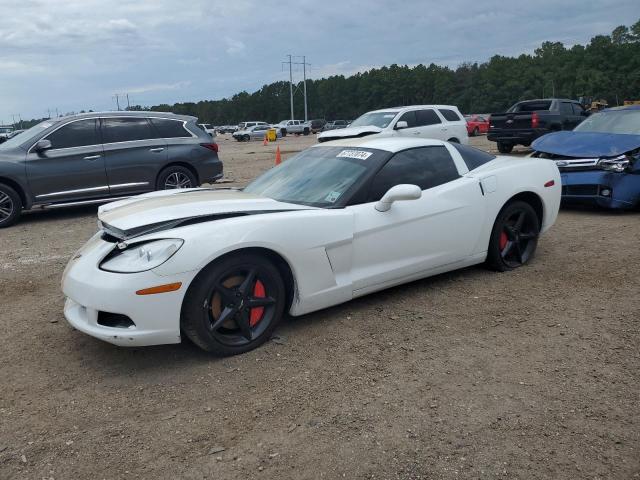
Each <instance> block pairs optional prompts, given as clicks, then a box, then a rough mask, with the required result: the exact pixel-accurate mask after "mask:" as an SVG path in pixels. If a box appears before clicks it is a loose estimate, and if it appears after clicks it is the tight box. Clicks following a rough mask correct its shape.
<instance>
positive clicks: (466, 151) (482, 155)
mask: <svg viewBox="0 0 640 480" xmlns="http://www.w3.org/2000/svg"><path fill="white" fill-rule="evenodd" d="M451 146H452V147H453V148H455V149H456V150H458V153H460V155H461V156H462V159H463V160H464V163H465V164H466V165H467V168H468V169H469V170H473V169H474V168H478V167H479V166H481V165H484V164H485V163H487V162H490V161H491V160H493V159H494V158H496V157H495V155H491V154H490V153H487V152H484V151H482V150H478V149H477V148H473V147H469V146H468V145H461V144H460V143H456V142H451Z"/></svg>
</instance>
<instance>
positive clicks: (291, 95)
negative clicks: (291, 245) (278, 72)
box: [286, 55, 293, 120]
mask: <svg viewBox="0 0 640 480" xmlns="http://www.w3.org/2000/svg"><path fill="white" fill-rule="evenodd" d="M287 56H288V57H289V61H288V62H286V63H288V64H289V101H290V103H291V118H290V120H293V62H292V61H291V55H287Z"/></svg>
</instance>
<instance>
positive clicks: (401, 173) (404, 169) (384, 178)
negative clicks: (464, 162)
mask: <svg viewBox="0 0 640 480" xmlns="http://www.w3.org/2000/svg"><path fill="white" fill-rule="evenodd" d="M459 177H460V175H459V174H458V169H457V168H456V165H455V163H454V162H453V159H452V158H451V155H449V152H448V151H447V149H446V148H445V147H442V146H440V147H422V148H412V149H411V150H404V151H402V152H398V153H396V154H395V155H394V156H393V157H392V158H391V159H390V160H389V161H388V162H387V163H386V165H385V166H384V167H382V169H381V170H380V171H379V172H378V173H377V174H376V176H375V177H374V179H373V181H372V182H371V187H370V188H369V196H368V199H367V201H368V202H377V201H378V200H380V199H381V198H382V196H383V195H384V194H385V193H386V192H387V191H388V190H389V189H390V188H391V187H394V186H396V185H400V184H402V183H408V184H411V185H418V186H419V187H420V188H421V189H422V190H426V189H428V188H432V187H436V186H438V185H442V184H443V183H447V182H450V181H452V180H455V179H456V178H459Z"/></svg>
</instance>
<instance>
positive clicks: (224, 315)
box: [211, 307, 236, 331]
mask: <svg viewBox="0 0 640 480" xmlns="http://www.w3.org/2000/svg"><path fill="white" fill-rule="evenodd" d="M235 315H236V310H235V309H233V308H230V307H224V309H223V310H222V312H221V313H220V316H219V317H218V318H217V319H216V320H215V321H214V322H213V323H211V330H214V331H215V330H217V329H219V328H220V327H221V326H222V324H223V323H225V322H226V321H227V320H231V319H232V318H233V317H235Z"/></svg>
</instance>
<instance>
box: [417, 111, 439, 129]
mask: <svg viewBox="0 0 640 480" xmlns="http://www.w3.org/2000/svg"><path fill="white" fill-rule="evenodd" d="M416 116H417V117H418V118H417V122H418V125H419V126H421V127H422V126H425V125H437V124H438V123H442V121H441V120H440V117H439V116H438V114H437V113H436V112H434V111H433V110H431V109H429V110H418V111H417V112H416Z"/></svg>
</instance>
